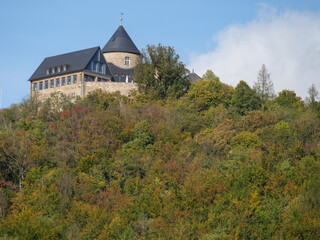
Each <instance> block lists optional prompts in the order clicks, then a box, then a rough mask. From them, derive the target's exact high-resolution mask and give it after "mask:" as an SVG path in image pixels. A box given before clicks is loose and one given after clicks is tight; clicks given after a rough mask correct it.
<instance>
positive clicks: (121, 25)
mask: <svg viewBox="0 0 320 240" xmlns="http://www.w3.org/2000/svg"><path fill="white" fill-rule="evenodd" d="M120 14H121V17H120V26H122V20H123V18H122V16H123V13H120Z"/></svg>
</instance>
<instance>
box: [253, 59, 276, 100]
mask: <svg viewBox="0 0 320 240" xmlns="http://www.w3.org/2000/svg"><path fill="white" fill-rule="evenodd" d="M253 89H254V90H256V92H257V94H258V96H259V97H260V100H261V101H262V102H265V101H266V100H271V99H272V98H273V97H274V89H273V82H272V81H271V79H270V73H269V71H268V69H267V68H266V65H264V64H262V66H261V69H260V71H259V73H258V77H257V81H256V82H255V83H254V86H253Z"/></svg>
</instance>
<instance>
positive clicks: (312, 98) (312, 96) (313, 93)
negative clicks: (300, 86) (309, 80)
mask: <svg viewBox="0 0 320 240" xmlns="http://www.w3.org/2000/svg"><path fill="white" fill-rule="evenodd" d="M308 94H309V97H307V98H306V102H307V103H309V104H310V105H314V104H315V103H316V100H317V99H318V97H319V92H318V90H317V88H316V86H315V85H314V84H312V85H311V87H310V88H309V89H308Z"/></svg>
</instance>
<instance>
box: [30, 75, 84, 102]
mask: <svg viewBox="0 0 320 240" xmlns="http://www.w3.org/2000/svg"><path fill="white" fill-rule="evenodd" d="M74 75H77V83H73V76H74ZM68 76H71V84H68ZM62 77H65V79H66V83H65V85H64V86H63V85H62V84H61V83H62V80H61V79H62ZM57 78H60V86H59V87H57V86H56V79H57ZM52 79H53V80H54V87H53V88H51V86H50V80H52ZM45 81H48V83H49V86H48V88H47V89H45ZM40 82H42V84H43V89H42V90H39V84H40ZM81 82H82V74H81V73H71V74H66V75H60V76H56V77H49V78H46V79H41V80H36V81H32V82H31V87H30V96H33V95H34V93H35V92H37V94H38V98H39V100H44V99H47V98H49V97H50V96H51V94H52V93H55V92H62V93H63V94H65V95H67V96H71V97H73V96H81V97H82V94H81V85H82V84H81ZM34 83H37V88H38V89H37V90H36V91H34Z"/></svg>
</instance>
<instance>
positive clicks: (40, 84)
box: [39, 82, 43, 90]
mask: <svg viewBox="0 0 320 240" xmlns="http://www.w3.org/2000/svg"><path fill="white" fill-rule="evenodd" d="M42 88H43V82H39V90H42Z"/></svg>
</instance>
